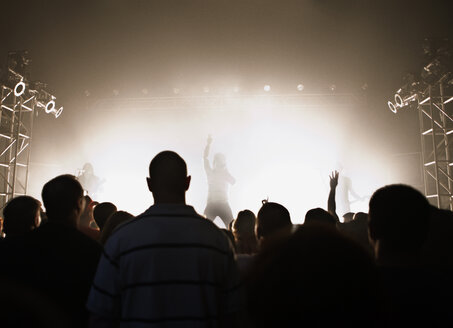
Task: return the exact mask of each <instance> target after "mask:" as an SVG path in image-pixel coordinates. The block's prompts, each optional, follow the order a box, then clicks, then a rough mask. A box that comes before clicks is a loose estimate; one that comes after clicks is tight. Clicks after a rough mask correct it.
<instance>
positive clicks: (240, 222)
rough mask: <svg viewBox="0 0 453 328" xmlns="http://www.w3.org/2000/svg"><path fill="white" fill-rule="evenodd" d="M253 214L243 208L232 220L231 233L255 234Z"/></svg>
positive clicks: (240, 234)
mask: <svg viewBox="0 0 453 328" xmlns="http://www.w3.org/2000/svg"><path fill="white" fill-rule="evenodd" d="M255 221H256V218H255V214H253V212H252V211H250V210H243V211H240V212H239V213H238V216H237V218H236V220H234V221H233V234H234V235H235V236H247V235H255Z"/></svg>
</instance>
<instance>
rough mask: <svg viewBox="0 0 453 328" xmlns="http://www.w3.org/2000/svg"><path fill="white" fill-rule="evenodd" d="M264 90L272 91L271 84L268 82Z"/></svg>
mask: <svg viewBox="0 0 453 328" xmlns="http://www.w3.org/2000/svg"><path fill="white" fill-rule="evenodd" d="M264 91H266V92H269V91H271V86H270V85H269V84H266V85H265V86H264Z"/></svg>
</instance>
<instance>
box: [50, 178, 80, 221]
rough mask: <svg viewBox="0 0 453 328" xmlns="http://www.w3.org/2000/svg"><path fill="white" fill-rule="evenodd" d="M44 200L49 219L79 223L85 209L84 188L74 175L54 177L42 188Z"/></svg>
mask: <svg viewBox="0 0 453 328" xmlns="http://www.w3.org/2000/svg"><path fill="white" fill-rule="evenodd" d="M41 196H42V200H43V202H44V207H45V208H46V214H47V217H48V219H49V221H51V222H52V221H53V222H64V223H68V224H71V225H77V221H78V219H79V217H80V215H81V213H82V211H83V209H84V204H83V203H84V201H83V188H82V186H81V185H80V183H79V181H77V179H76V178H75V176H73V175H69V174H65V175H60V176H57V177H56V178H53V179H52V180H50V181H49V182H47V183H46V184H45V185H44V187H43V189H42V193H41Z"/></svg>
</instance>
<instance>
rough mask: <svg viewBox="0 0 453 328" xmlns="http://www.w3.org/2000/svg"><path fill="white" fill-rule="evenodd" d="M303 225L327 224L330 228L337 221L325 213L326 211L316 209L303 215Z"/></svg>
mask: <svg viewBox="0 0 453 328" xmlns="http://www.w3.org/2000/svg"><path fill="white" fill-rule="evenodd" d="M305 223H308V224H310V223H321V224H328V225H331V226H335V225H336V223H337V221H336V220H335V218H334V217H333V216H332V214H330V213H329V212H327V211H326V210H324V209H322V208H320V207H318V208H313V209H311V210H309V211H308V212H307V213H306V214H305Z"/></svg>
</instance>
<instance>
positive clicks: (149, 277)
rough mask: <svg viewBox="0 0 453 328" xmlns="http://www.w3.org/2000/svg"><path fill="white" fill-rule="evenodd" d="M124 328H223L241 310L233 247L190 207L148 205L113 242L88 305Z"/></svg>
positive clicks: (107, 251) (104, 254)
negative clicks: (225, 322)
mask: <svg viewBox="0 0 453 328" xmlns="http://www.w3.org/2000/svg"><path fill="white" fill-rule="evenodd" d="M87 307H88V309H89V310H90V311H91V312H92V313H95V314H97V315H99V316H102V317H105V318H112V319H119V320H121V327H219V326H222V322H223V319H224V318H225V317H226V316H230V315H234V314H236V313H238V312H239V311H240V310H241V307H242V303H241V288H240V282H239V273H238V269H237V265H236V261H235V256H234V253H233V249H232V246H231V243H230V241H229V240H228V238H227V237H226V235H225V234H224V233H223V232H222V231H221V230H219V229H218V228H217V227H216V226H215V225H214V224H213V223H212V222H211V221H209V220H207V219H205V218H203V217H201V216H200V215H198V214H197V213H196V212H195V210H194V209H193V207H191V206H187V205H169V204H162V205H161V204H159V205H153V206H151V207H150V208H149V209H148V210H147V211H146V212H144V213H143V214H141V215H139V216H138V217H137V218H136V219H134V220H132V221H131V222H129V223H126V224H125V225H123V226H121V227H120V228H119V229H118V230H116V232H115V233H114V234H113V235H112V236H111V237H110V238H109V240H108V242H107V244H106V246H105V249H104V253H103V255H102V257H101V260H100V262H99V265H98V268H97V272H96V276H95V279H94V281H93V285H92V288H91V291H90V295H89V298H88V303H87Z"/></svg>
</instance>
